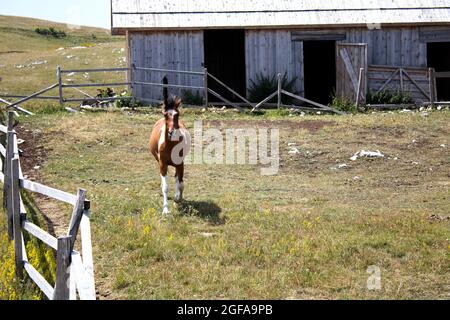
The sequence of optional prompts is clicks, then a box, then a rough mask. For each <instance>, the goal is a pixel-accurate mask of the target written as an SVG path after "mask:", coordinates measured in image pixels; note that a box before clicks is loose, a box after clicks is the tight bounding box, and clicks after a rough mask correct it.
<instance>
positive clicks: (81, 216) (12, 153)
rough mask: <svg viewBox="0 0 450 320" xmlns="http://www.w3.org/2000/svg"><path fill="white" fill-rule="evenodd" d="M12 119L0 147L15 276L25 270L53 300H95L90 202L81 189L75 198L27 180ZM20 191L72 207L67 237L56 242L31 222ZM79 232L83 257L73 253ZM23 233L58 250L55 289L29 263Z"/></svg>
mask: <svg viewBox="0 0 450 320" xmlns="http://www.w3.org/2000/svg"><path fill="white" fill-rule="evenodd" d="M13 117H14V113H13V112H11V111H10V112H9V113H8V124H7V126H4V125H0V133H1V134H5V135H6V146H3V145H1V144H0V153H1V155H2V156H3V159H4V163H3V164H4V165H3V172H2V173H0V181H1V182H3V194H4V207H5V209H6V213H7V219H8V235H9V238H10V239H11V240H13V241H14V252H15V265H16V276H17V277H18V278H22V277H23V270H25V271H26V272H27V274H28V275H29V277H30V278H31V279H32V280H33V281H34V283H36V285H37V286H38V287H39V288H40V289H41V290H42V291H43V293H44V294H45V295H46V296H47V298H48V299H50V300H76V299H77V296H78V297H79V299H80V300H95V299H96V291H95V282H94V267H93V259H92V244H91V231H90V220H89V208H90V202H89V201H88V200H86V191H85V190H83V189H79V190H78V193H77V195H73V194H69V193H67V192H64V191H60V190H57V189H54V188H51V187H48V186H45V185H42V184H40V183H36V182H33V181H30V180H28V179H25V178H24V176H23V174H22V169H21V166H20V156H19V147H18V143H17V140H18V139H17V134H16V132H15V130H14V128H13V121H14V119H13ZM21 190H28V191H31V192H34V193H38V194H41V195H44V196H46V197H49V198H51V199H55V200H59V201H62V202H64V203H68V204H70V205H72V206H73V211H72V218H71V220H70V223H69V227H68V232H67V235H65V236H61V237H58V238H55V237H53V236H52V235H50V234H49V233H47V232H45V231H44V230H42V229H41V228H39V227H38V226H37V225H35V224H33V223H31V222H30V221H28V220H27V218H26V209H25V205H24V203H23V201H22V197H21V194H20V192H21ZM79 230H80V233H81V248H82V249H81V253H80V252H77V251H76V250H74V245H75V241H76V238H77V234H78V231H79ZM24 232H28V233H29V234H30V235H32V236H34V237H36V238H38V239H39V240H41V241H42V242H44V243H45V244H46V245H48V246H49V247H51V248H53V249H55V250H56V283H55V285H54V286H52V285H50V284H49V283H48V281H47V280H46V279H45V278H44V277H43V276H42V275H41V274H40V273H39V272H38V271H37V270H36V269H35V268H34V267H33V266H32V265H31V264H30V262H29V261H28V259H27V253H26V250H25V248H26V247H25V242H24V236H23V233H24ZM77 293H78V295H77Z"/></svg>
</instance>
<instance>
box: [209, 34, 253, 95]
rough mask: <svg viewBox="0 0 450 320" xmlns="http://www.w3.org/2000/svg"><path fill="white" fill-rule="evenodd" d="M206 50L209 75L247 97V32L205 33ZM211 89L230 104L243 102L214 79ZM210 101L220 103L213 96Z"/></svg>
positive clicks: (210, 81)
mask: <svg viewBox="0 0 450 320" xmlns="http://www.w3.org/2000/svg"><path fill="white" fill-rule="evenodd" d="M204 48H205V68H208V72H210V73H211V74H212V75H214V76H215V77H217V78H219V80H221V81H222V82H224V83H225V84H226V85H227V86H229V87H230V88H231V89H233V90H234V91H236V92H237V93H239V94H240V95H242V96H245V94H246V84H245V75H246V74H245V31H244V30H240V29H231V30H205V31H204ZM208 88H210V89H211V90H213V91H215V92H217V93H219V94H220V95H221V96H222V97H224V98H226V99H228V100H230V101H233V102H236V101H240V100H239V98H238V97H236V96H235V95H234V94H232V93H231V92H230V91H229V90H227V89H225V88H224V87H223V86H222V85H220V84H218V83H217V82H216V81H214V80H212V79H210V80H209V81H208ZM208 99H209V101H213V102H217V101H220V99H218V98H217V97H215V96H214V95H211V94H209V98H208ZM222 103H223V102H222Z"/></svg>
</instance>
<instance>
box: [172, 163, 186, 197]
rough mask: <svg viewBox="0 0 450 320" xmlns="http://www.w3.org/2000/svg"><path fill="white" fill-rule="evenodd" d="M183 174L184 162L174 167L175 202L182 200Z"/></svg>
mask: <svg viewBox="0 0 450 320" xmlns="http://www.w3.org/2000/svg"><path fill="white" fill-rule="evenodd" d="M183 176H184V164H181V165H179V166H177V167H176V176H175V182H176V186H177V187H176V188H177V189H176V191H175V199H174V200H175V202H181V200H183V190H184V182H183Z"/></svg>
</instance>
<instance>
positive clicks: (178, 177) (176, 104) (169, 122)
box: [149, 79, 190, 215]
mask: <svg viewBox="0 0 450 320" xmlns="http://www.w3.org/2000/svg"><path fill="white" fill-rule="evenodd" d="M164 80H165V81H164V83H165V84H167V79H164ZM163 96H164V101H163V104H162V113H163V115H164V118H162V119H160V120H159V121H157V122H156V124H155V125H154V127H153V130H152V133H151V136H150V143H149V146H150V152H151V154H152V155H153V156H154V158H155V159H156V161H157V162H158V163H159V172H160V175H161V189H162V193H163V215H168V214H169V213H170V210H169V201H168V193H169V183H168V179H167V174H168V167H169V166H172V167H175V171H176V173H175V181H176V192H175V198H174V201H175V202H176V203H179V202H181V201H182V199H183V191H184V182H183V177H184V159H185V157H186V155H187V153H188V152H189V147H190V145H189V144H190V141H189V139H188V135H189V132H188V131H187V129H186V126H185V125H184V123H183V122H182V121H180V106H181V99H180V98H178V97H176V96H171V97H170V98H169V95H168V90H167V87H164V90H163Z"/></svg>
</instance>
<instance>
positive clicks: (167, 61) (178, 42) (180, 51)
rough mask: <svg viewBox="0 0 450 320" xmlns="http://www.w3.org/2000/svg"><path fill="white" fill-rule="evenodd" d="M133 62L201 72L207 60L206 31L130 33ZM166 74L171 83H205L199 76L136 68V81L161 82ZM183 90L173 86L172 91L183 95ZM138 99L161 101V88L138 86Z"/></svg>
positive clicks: (198, 84)
mask: <svg viewBox="0 0 450 320" xmlns="http://www.w3.org/2000/svg"><path fill="white" fill-rule="evenodd" d="M130 39H131V45H132V48H131V63H134V64H135V65H136V66H137V67H147V68H160V69H171V70H187V71H201V70H202V68H203V62H204V53H203V52H204V50H203V32H202V31H180V32H130ZM164 76H167V78H168V80H169V83H170V84H176V85H189V86H202V85H203V79H202V77H199V76H190V75H179V74H174V73H168V74H164V73H161V72H148V71H147V72H146V71H135V72H134V79H135V80H136V81H144V82H156V83H161V81H162V78H163V77H164ZM183 90H189V89H171V93H172V94H176V95H182V93H183ZM135 95H136V98H137V99H139V100H142V101H149V100H150V99H155V100H161V99H162V89H161V87H149V86H143V85H136V86H135Z"/></svg>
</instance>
